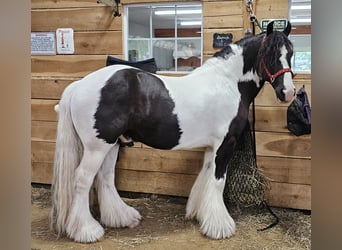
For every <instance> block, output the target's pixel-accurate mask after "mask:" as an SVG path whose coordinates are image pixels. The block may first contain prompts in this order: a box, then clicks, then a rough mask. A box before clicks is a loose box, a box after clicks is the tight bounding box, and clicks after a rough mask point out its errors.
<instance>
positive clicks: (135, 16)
mask: <svg viewBox="0 0 342 250" xmlns="http://www.w3.org/2000/svg"><path fill="white" fill-rule="evenodd" d="M142 37H143V38H150V7H142V6H140V7H130V8H128V38H142Z"/></svg>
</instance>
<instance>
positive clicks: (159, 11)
mask: <svg viewBox="0 0 342 250" xmlns="http://www.w3.org/2000/svg"><path fill="white" fill-rule="evenodd" d="M125 20H126V22H125V24H126V27H127V28H126V30H125V40H126V50H125V57H126V60H129V61H141V60H145V59H148V58H152V57H154V58H155V60H156V63H157V68H158V71H167V72H188V71H192V70H193V69H195V68H196V67H199V66H200V65H201V63H202V5H201V4H200V3H194V2H192V3H174V4H170V3H168V4H153V5H146V4H144V5H128V6H126V7H125Z"/></svg>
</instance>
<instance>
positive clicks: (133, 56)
mask: <svg viewBox="0 0 342 250" xmlns="http://www.w3.org/2000/svg"><path fill="white" fill-rule="evenodd" d="M151 57H152V55H151V52H150V40H149V39H144V40H142V39H134V40H128V60H129V61H141V60H145V59H148V58H151Z"/></svg>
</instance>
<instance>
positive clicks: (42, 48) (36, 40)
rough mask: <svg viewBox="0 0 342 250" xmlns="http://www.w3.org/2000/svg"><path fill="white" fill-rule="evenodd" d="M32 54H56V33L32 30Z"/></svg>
mask: <svg viewBox="0 0 342 250" xmlns="http://www.w3.org/2000/svg"><path fill="white" fill-rule="evenodd" d="M31 55H56V46H55V33H53V32H32V33H31Z"/></svg>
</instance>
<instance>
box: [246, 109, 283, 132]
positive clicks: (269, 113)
mask: <svg viewBox="0 0 342 250" xmlns="http://www.w3.org/2000/svg"><path fill="white" fill-rule="evenodd" d="M248 119H249V121H252V120H253V112H252V108H250V112H249V118H248ZM286 121H287V107H264V106H256V107H255V130H256V131H262V132H289V130H288V129H287V124H286Z"/></svg>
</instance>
